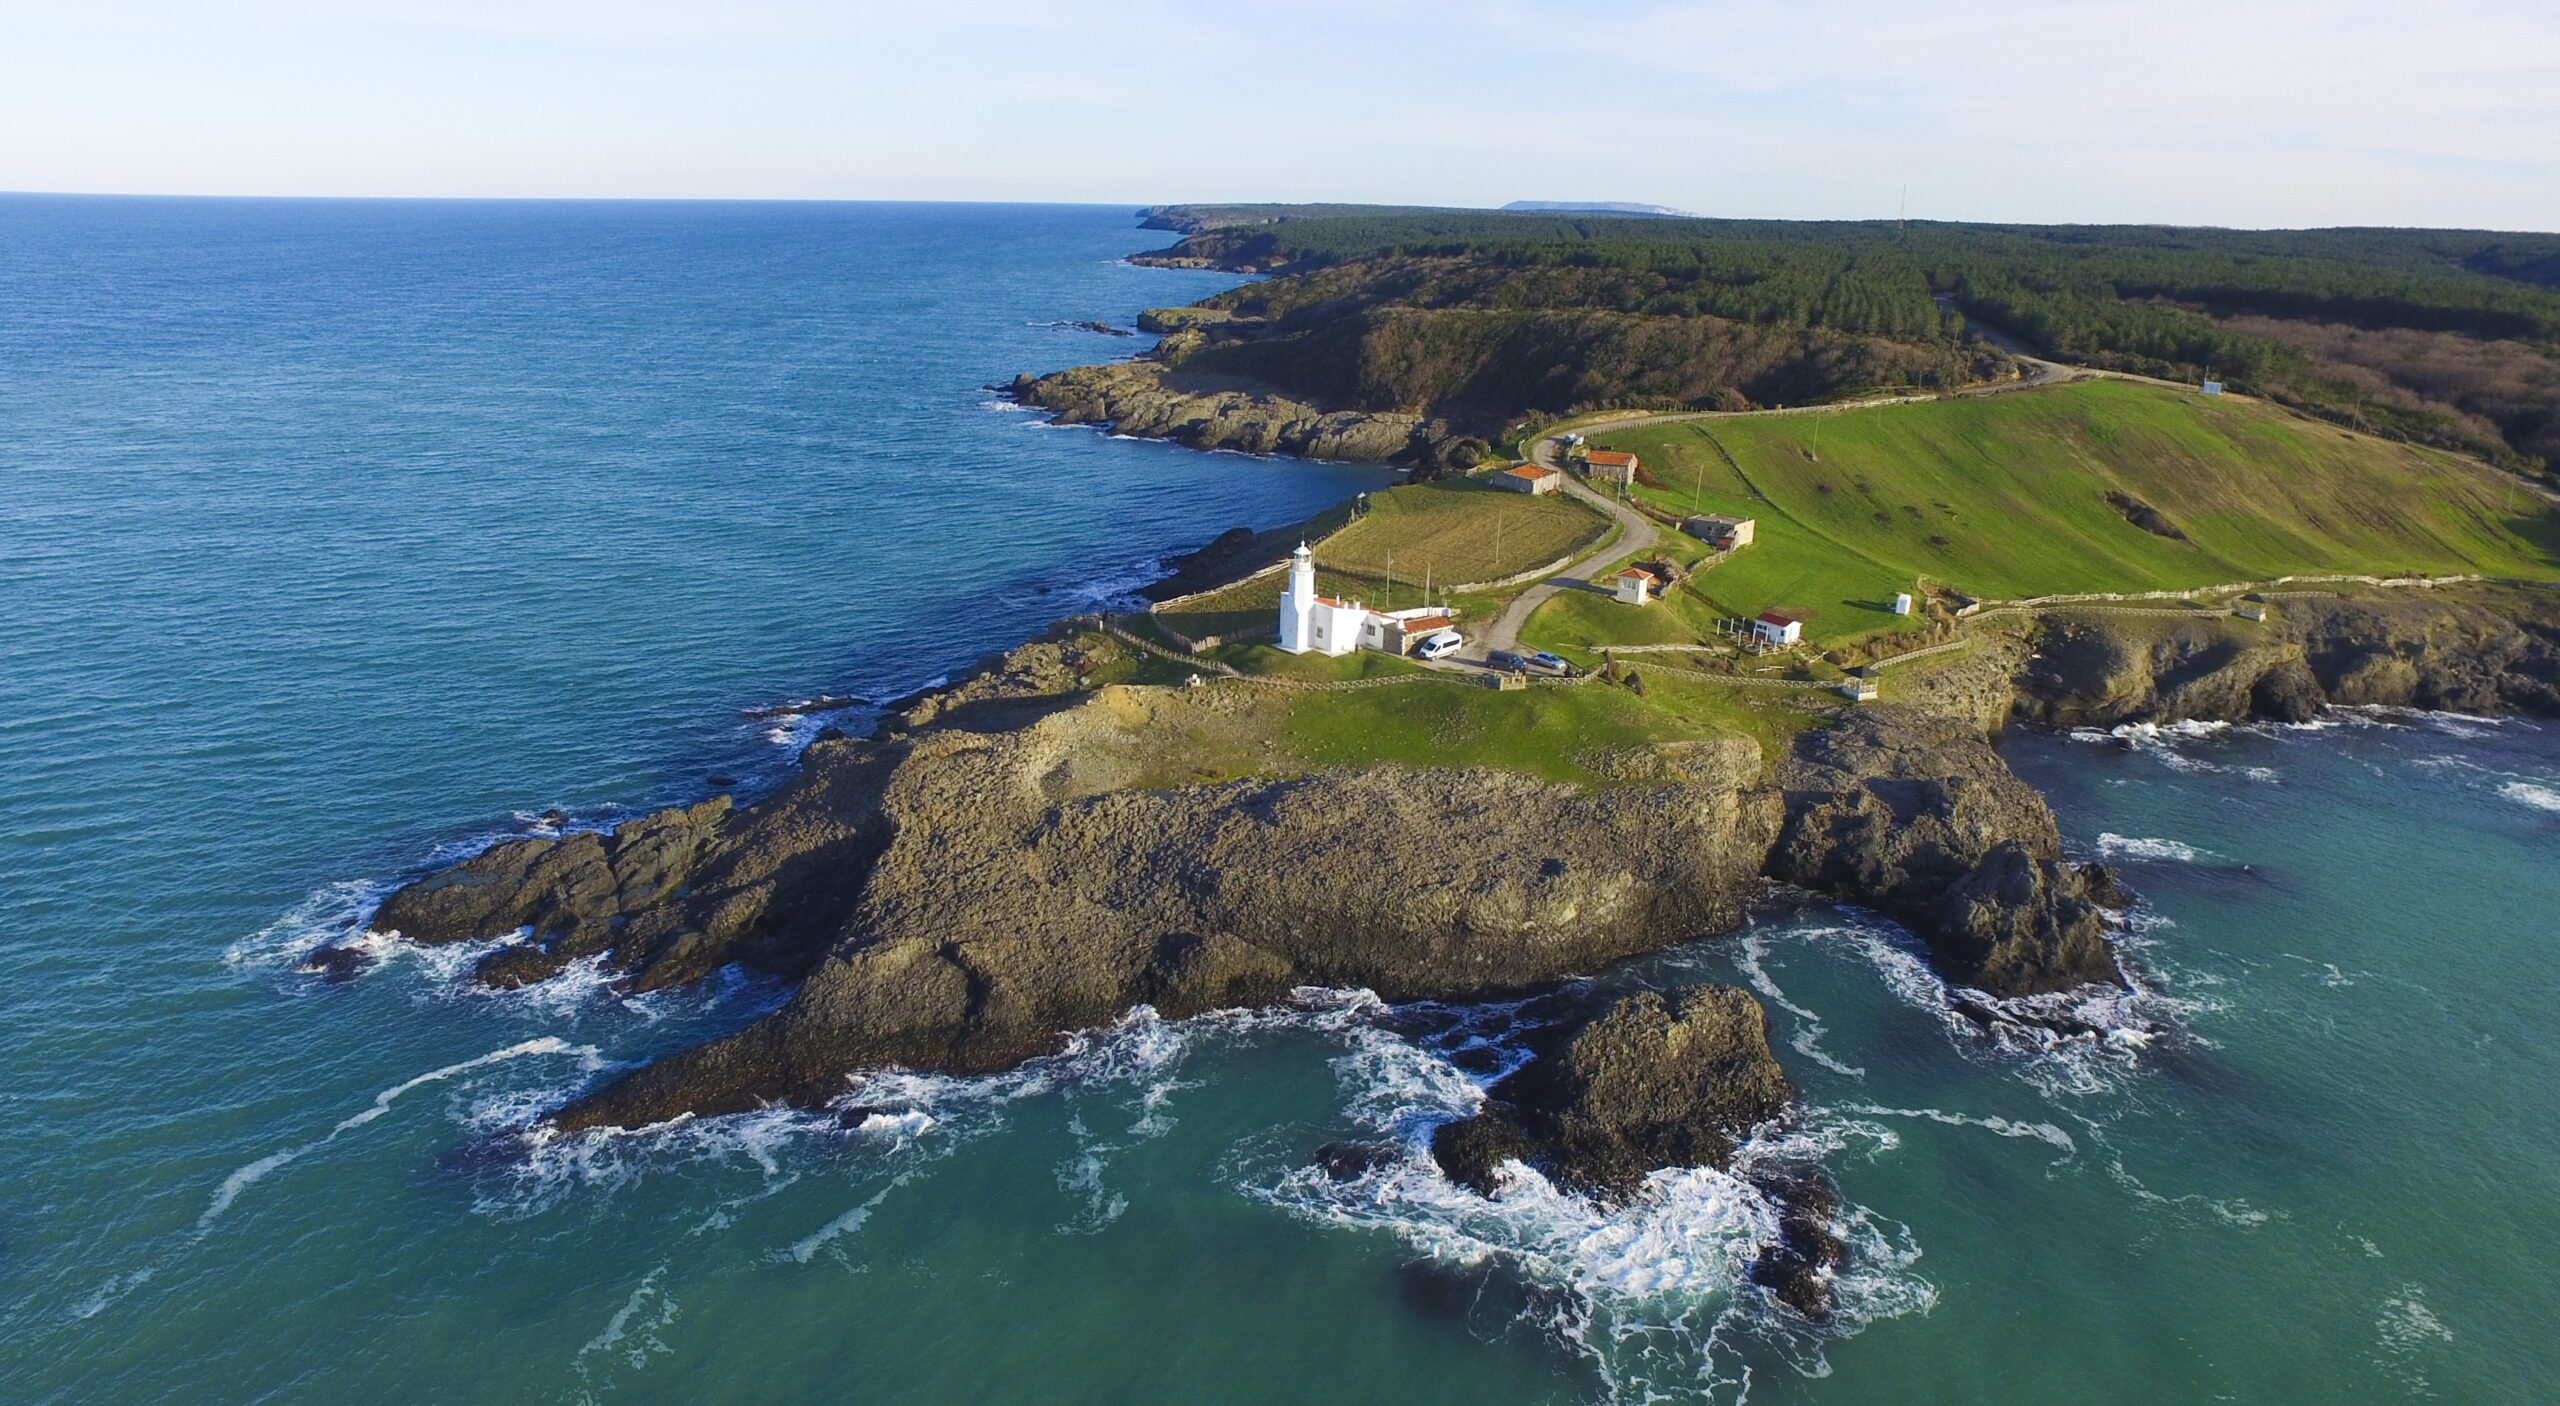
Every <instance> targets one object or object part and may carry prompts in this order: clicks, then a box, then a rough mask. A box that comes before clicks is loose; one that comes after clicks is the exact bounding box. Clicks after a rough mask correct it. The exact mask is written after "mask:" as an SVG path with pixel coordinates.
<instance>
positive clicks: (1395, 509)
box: [1316, 479, 1609, 610]
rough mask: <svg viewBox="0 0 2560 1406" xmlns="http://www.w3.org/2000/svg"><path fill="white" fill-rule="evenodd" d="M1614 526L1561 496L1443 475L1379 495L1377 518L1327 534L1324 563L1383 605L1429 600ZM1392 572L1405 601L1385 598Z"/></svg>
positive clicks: (1541, 559)
mask: <svg viewBox="0 0 2560 1406" xmlns="http://www.w3.org/2000/svg"><path fill="white" fill-rule="evenodd" d="M1608 528H1609V520H1608V519H1607V518H1606V517H1603V516H1602V515H1601V514H1599V513H1596V512H1594V511H1592V510H1591V509H1589V508H1587V507H1584V506H1583V505H1582V504H1581V503H1580V502H1578V501H1576V500H1574V499H1572V498H1568V497H1566V496H1564V495H1563V494H1560V493H1554V494H1528V493H1510V492H1505V491H1504V490H1502V489H1499V488H1493V487H1489V486H1488V485H1486V484H1484V483H1482V482H1479V481H1477V480H1474V479H1438V480H1435V481H1433V482H1430V483H1417V484H1406V485H1404V486H1401V487H1397V488H1391V489H1388V490H1387V491H1385V492H1383V493H1373V494H1370V495H1369V514H1368V516H1366V517H1364V518H1361V519H1360V520H1359V521H1358V522H1355V523H1353V524H1351V525H1350V526H1349V527H1346V528H1344V529H1343V530H1342V531H1340V532H1337V533H1335V534H1334V535H1333V536H1332V537H1330V538H1327V539H1326V540H1325V543H1324V545H1323V546H1322V547H1320V548H1318V549H1317V552H1316V564H1317V565H1318V566H1319V567H1321V568H1323V569H1324V570H1325V571H1328V572H1331V573H1333V574H1335V575H1337V576H1340V577H1344V578H1347V579H1349V580H1353V581H1357V582H1360V583H1362V584H1363V585H1364V586H1365V589H1364V590H1362V592H1361V596H1362V599H1365V600H1368V601H1369V602H1370V603H1371V604H1373V605H1377V606H1379V607H1381V608H1382V609H1388V610H1392V609H1395V608H1396V607H1397V606H1402V605H1419V604H1421V603H1422V591H1421V587H1422V583H1423V580H1424V577H1425V574H1426V573H1428V575H1429V578H1430V579H1431V581H1432V582H1433V583H1434V584H1435V585H1439V586H1455V585H1464V584H1467V583H1470V582H1476V581H1495V580H1500V579H1501V578H1503V577H1506V576H1510V575H1513V574H1515V573H1518V572H1522V571H1528V570H1531V569H1533V568H1536V567H1540V566H1544V565H1546V564H1547V563H1548V562H1551V561H1554V560H1556V559H1557V558H1558V557H1562V556H1565V555H1566V554H1568V553H1571V552H1576V551H1579V550H1581V549H1582V548H1584V547H1587V546H1590V545H1591V544H1593V543H1595V542H1597V541H1599V540H1600V537H1601V534H1602V533H1604V532H1606V531H1607V530H1608ZM1390 573H1392V575H1393V579H1394V584H1395V589H1396V590H1397V592H1398V593H1399V596H1400V598H1399V599H1397V600H1395V601H1392V602H1390V601H1388V600H1387V599H1385V597H1384V596H1383V594H1382V592H1384V591H1385V590H1386V588H1387V584H1388V578H1389V575H1390Z"/></svg>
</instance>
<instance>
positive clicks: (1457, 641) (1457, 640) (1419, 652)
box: [1413, 630, 1467, 659]
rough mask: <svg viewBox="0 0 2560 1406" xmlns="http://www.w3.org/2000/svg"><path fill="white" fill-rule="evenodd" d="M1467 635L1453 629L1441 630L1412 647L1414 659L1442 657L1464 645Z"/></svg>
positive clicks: (1453, 652) (1455, 651)
mask: <svg viewBox="0 0 2560 1406" xmlns="http://www.w3.org/2000/svg"><path fill="white" fill-rule="evenodd" d="M1466 643H1467V637H1466V636H1464V635H1461V634H1459V633H1458V632H1457V631H1455V630H1441V631H1439V632H1437V633H1435V634H1433V635H1431V636H1429V637H1428V638H1426V639H1424V640H1423V642H1422V643H1420V644H1418V645H1415V646H1414V647H1413V657H1414V658H1416V659H1444V658H1447V657H1448V656H1449V655H1452V654H1455V653H1457V652H1458V651H1459V650H1461V649H1463V648H1465V647H1466Z"/></svg>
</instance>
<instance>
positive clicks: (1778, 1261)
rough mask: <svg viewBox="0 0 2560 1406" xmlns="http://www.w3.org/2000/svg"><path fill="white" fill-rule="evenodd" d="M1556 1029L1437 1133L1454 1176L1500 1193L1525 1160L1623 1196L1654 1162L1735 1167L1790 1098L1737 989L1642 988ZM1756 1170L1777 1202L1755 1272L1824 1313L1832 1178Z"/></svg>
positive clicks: (1795, 1170) (1434, 1143)
mask: <svg viewBox="0 0 2560 1406" xmlns="http://www.w3.org/2000/svg"><path fill="white" fill-rule="evenodd" d="M1558 1033H1560V1035H1561V1039H1558V1038H1556V1037H1555V1036H1554V1035H1551V1036H1550V1038H1549V1039H1548V1040H1547V1041H1546V1042H1545V1043H1546V1045H1547V1047H1546V1048H1544V1049H1541V1050H1539V1051H1538V1053H1537V1056H1536V1057H1535V1058H1534V1059H1532V1060H1531V1061H1530V1062H1529V1063H1528V1064H1526V1065H1524V1066H1522V1067H1521V1068H1520V1069H1518V1070H1517V1071H1515V1072H1513V1073H1512V1074H1511V1075H1509V1076H1508V1077H1506V1078H1505V1079H1503V1080H1502V1081H1501V1082H1500V1083H1498V1084H1496V1085H1494V1086H1493V1088H1492V1090H1491V1091H1490V1093H1489V1094H1488V1097H1487V1100H1486V1103H1485V1106H1484V1109H1483V1110H1482V1111H1481V1112H1479V1113H1477V1114H1476V1115H1475V1116H1474V1117H1471V1118H1465V1119H1461V1120H1460V1121H1458V1122H1455V1123H1447V1124H1443V1125H1442V1126H1441V1127H1440V1128H1439V1129H1438V1130H1436V1131H1435V1133H1434V1134H1433V1136H1432V1140H1431V1153H1432V1157H1433V1160H1435V1161H1437V1162H1438V1163H1439V1165H1440V1169H1441V1171H1442V1172H1443V1173H1444V1174H1445V1175H1446V1176H1448V1178H1449V1179H1450V1180H1451V1181H1454V1182H1458V1183H1460V1184H1461V1185H1464V1186H1468V1187H1471V1188H1473V1189H1474V1190H1475V1191H1476V1192H1477V1193H1478V1194H1481V1195H1487V1196H1490V1195H1494V1194H1496V1192H1497V1191H1498V1190H1499V1189H1500V1187H1499V1181H1500V1169H1501V1167H1502V1166H1503V1164H1505V1163H1506V1162H1511V1161H1519V1162H1522V1163H1525V1164H1527V1165H1530V1166H1533V1167H1535V1168H1537V1169H1538V1170H1539V1171H1540V1172H1542V1173H1544V1174H1546V1175H1547V1176H1549V1177H1552V1178H1554V1179H1555V1180H1557V1181H1559V1182H1561V1183H1562V1184H1564V1185H1565V1186H1568V1187H1571V1188H1574V1189H1576V1190H1579V1191H1583V1192H1585V1193H1588V1194H1591V1195H1594V1196H1598V1197H1600V1198H1602V1199H1604V1200H1611V1201H1619V1200H1624V1199H1625V1198H1627V1197H1628V1196H1630V1195H1633V1194H1634V1193H1635V1192H1636V1190H1637V1188H1638V1187H1639V1186H1641V1185H1642V1184H1643V1182H1644V1179H1645V1176H1646V1174H1647V1173H1649V1172H1652V1171H1654V1170H1656V1169H1658V1168H1662V1167H1714V1168H1716V1169H1718V1170H1730V1169H1731V1168H1732V1167H1733V1165H1734V1152H1735V1149H1736V1148H1737V1147H1738V1146H1740V1144H1741V1143H1742V1142H1743V1141H1744V1140H1746V1139H1748V1138H1749V1137H1750V1136H1751V1134H1752V1133H1753V1131H1754V1130H1756V1129H1758V1128H1761V1127H1763V1126H1766V1125H1769V1124H1773V1123H1777V1122H1779V1121H1781V1120H1783V1119H1785V1118H1786V1117H1787V1116H1788V1115H1789V1113H1790V1111H1791V1109H1792V1107H1793V1105H1794V1102H1795V1086H1794V1085H1793V1084H1792V1083H1790V1082H1789V1081H1788V1079H1787V1075H1786V1071H1785V1070H1783V1069H1781V1068H1779V1067H1778V1061H1777V1058H1776V1056H1774V1055H1772V1054H1771V1053H1770V1052H1769V1019H1768V1014H1767V1013H1766V1012H1764V1011H1763V1010H1761V1009H1760V1003H1759V1002H1757V1001H1754V1000H1753V999H1751V997H1750V995H1749V994H1748V993H1746V992H1743V991H1740V990H1738V989H1736V988H1734V987H1730V986H1685V987H1680V988H1678V989H1676V990H1671V991H1643V992H1638V993H1637V994H1635V995H1632V996H1628V997H1625V998H1623V999H1621V1000H1619V1001H1617V1002H1615V1003H1614V1004H1612V1005H1610V1006H1609V1007H1608V1008H1607V1009H1606V1010H1605V1011H1602V1012H1601V1013H1600V1014H1599V1015H1598V1016H1597V1017H1596V1018H1593V1019H1590V1020H1588V1021H1587V1022H1584V1023H1578V1024H1569V1025H1566V1026H1564V1027H1561V1030H1560V1032H1558ZM1750 1175H1751V1178H1752V1180H1753V1181H1754V1182H1755V1184H1758V1185H1759V1186H1760V1187H1761V1189H1762V1190H1763V1191H1764V1192H1766V1193H1768V1194H1769V1195H1770V1197H1771V1199H1772V1200H1774V1201H1775V1202H1776V1203H1777V1204H1778V1205H1779V1207H1780V1208H1781V1212H1780V1224H1779V1234H1778V1237H1777V1238H1776V1239H1775V1240H1774V1241H1773V1242H1771V1243H1770V1244H1768V1245H1767V1246H1764V1247H1763V1249H1762V1252H1761V1254H1760V1255H1759V1257H1758V1258H1757V1260H1756V1262H1755V1263H1754V1265H1753V1268H1752V1278H1753V1279H1754V1280H1755V1281H1756V1282H1758V1283H1760V1284H1762V1285H1763V1286H1764V1287H1766V1288H1768V1289H1769V1290H1770V1291H1771V1292H1772V1293H1773V1294H1774V1295H1776V1297H1777V1298H1778V1300H1779V1301H1780V1302H1782V1303H1784V1304H1786V1305H1787V1306H1788V1307H1790V1308H1793V1309H1795V1310H1796V1311H1797V1312H1798V1313H1801V1314H1803V1315H1805V1316H1806V1317H1809V1318H1817V1319H1818V1318H1822V1317H1825V1316H1827V1315H1828V1314H1829V1312H1830V1308H1831V1291H1830V1282H1831V1275H1832V1273H1833V1272H1834V1271H1836V1270H1837V1269H1838V1268H1839V1266H1840V1263H1841V1260H1842V1258H1843V1254H1844V1252H1843V1249H1842V1246H1841V1244H1840V1241H1839V1240H1838V1238H1837V1237H1836V1236H1834V1235H1833V1234H1832V1233H1831V1230H1830V1227H1829V1224H1828V1220H1829V1216H1830V1212H1831V1209H1832V1207H1833V1206H1834V1205H1835V1204H1836V1202H1837V1197H1836V1195H1835V1193H1834V1192H1833V1191H1832V1189H1831V1185H1830V1181H1829V1179H1828V1178H1827V1177H1825V1176H1823V1174H1822V1172H1821V1169H1820V1168H1819V1167H1814V1166H1810V1165H1807V1164H1801V1163H1786V1164H1782V1165H1777V1166H1772V1167H1768V1168H1765V1169H1763V1168H1754V1169H1752V1170H1751V1173H1750Z"/></svg>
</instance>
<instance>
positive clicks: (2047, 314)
mask: <svg viewBox="0 0 2560 1406" xmlns="http://www.w3.org/2000/svg"><path fill="white" fill-rule="evenodd" d="M1251 214H1252V218H1253V220H1254V221H1255V222H1254V223H1245V224H1228V225H1216V224H1215V222H1214V220H1212V221H1209V223H1211V224H1212V226H1213V227H1209V228H1204V229H1201V230H1200V231H1199V232H1198V233H1195V234H1193V235H1192V236H1190V237H1189V238H1187V239H1185V240H1184V241H1183V242H1182V244H1181V245H1179V246H1177V248H1176V250H1174V251H1172V252H1174V253H1175V254H1177V255H1179V256H1182V257H1186V258H1195V259H1207V260H1209V261H1212V262H1215V263H1217V264H1219V265H1220V266H1223V267H1228V268H1235V269H1251V270H1253V271H1256V272H1264V273H1275V274H1280V275H1283V276H1282V277H1279V278H1276V279H1273V280H1269V281H1265V282H1261V283H1256V284H1253V285H1249V286H1248V287H1246V288H1242V289H1238V290H1236V291H1235V292H1233V293H1230V294H1228V295H1226V296H1225V297H1223V298H1220V299H1216V300H1213V301H1214V302H1215V303H1216V304H1217V305H1218V306H1220V307H1223V308H1225V309H1228V310H1230V311H1232V312H1234V313H1236V314H1238V315H1239V316H1240V317H1243V318H1245V319H1248V320H1250V325H1244V326H1239V327H1237V328H1234V329H1232V330H1229V331H1226V332H1223V333H1221V334H1219V335H1218V336H1216V337H1215V338H1214V339H1212V341H1211V343H1210V345H1208V346H1206V347H1204V348H1203V349H1202V351H1203V352H1204V353H1205V354H1206V355H1207V356H1208V358H1209V360H1208V362H1207V363H1204V364H1223V365H1226V366H1229V367H1231V368H1233V369H1236V370H1239V371H1244V370H1248V369H1250V370H1253V371H1254V372H1255V373H1256V374H1261V375H1264V376H1266V377H1270V378H1274V379H1279V380H1281V381H1283V382H1284V383H1286V384H1291V385H1294V386H1296V387H1297V388H1299V389H1301V390H1303V391H1305V392H1307V393H1310V394H1318V395H1325V396H1328V397H1331V398H1334V399H1338V400H1342V401H1344V402H1345V403H1362V404H1368V403H1387V402H1393V403H1397V404H1402V405H1415V406H1436V407H1440V408H1443V409H1463V410H1465V411H1468V412H1471V413H1482V414H1491V415H1501V414H1509V413H1515V412H1517V411H1519V410H1522V409H1526V408H1529V407H1531V406H1537V407H1542V408H1547V409H1561V408H1564V406H1565V405H1567V404H1575V403H1590V404H1600V403H1621V404H1634V403H1656V402H1661V403H1676V404H1699V405H1705V404H1726V403H1732V402H1735V401H1749V402H1755V403H1766V402H1767V401H1769V400H1772V399H1781V398H1783V399H1786V400H1790V401H1794V400H1802V399H1811V398H1818V397H1821V396H1825V395H1832V394H1838V393H1842V392H1845V391H1851V390H1856V389H1861V388H1863V385H1865V384H1876V383H1885V382H1892V383H1904V384H1935V383H1940V382H1943V381H1946V380H1949V379H1963V378H1964V376H1965V375H1966V374H1968V372H1969V371H1972V370H1978V369H1980V368H1979V367H1978V366H1976V365H1975V364H1974V363H1975V360H1976V358H1975V354H1974V353H1971V352H1967V351H1965V350H1963V349H1962V348H1960V346H1959V342H1960V341H1961V338H1962V332H1963V318H1964V317H1965V316H1970V317H1972V318H1974V319H1977V320H1979V321H1981V322H1984V323H1988V324H1991V325H1993V326H1995V327H1998V328H2000V329H2002V330H2005V331H2007V332H2009V333H2011V334H2013V335H2015V336H2017V337H2019V338H2022V339H2023V340H2025V341H2027V342H2028V343H2030V344H2032V345H2034V346H2036V347H2038V348H2040V349H2041V350H2044V351H2045V352H2047V353H2049V354H2051V355H2054V356H2056V357H2058V358H2061V359H2064V360H2070V361H2078V362H2086V363H2090V364H2095V365H2103V366H2110V367H2115V368H2118V369H2123V370H2131V371H2140V372H2146V373H2150V374H2155V375H2162V376H2168V377H2173V378H2184V379H2193V378H2196V377H2199V376H2202V375H2203V374H2205V373H2206V372H2208V371H2210V372H2212V373H2213V374H2214V375H2216V376H2217V377H2219V378H2221V379H2223V380H2226V381H2228V382H2230V383H2231V384H2232V385H2234V386H2235V387H2237V388H2240V389H2246V390H2254V391H2259V392H2262V393H2265V394H2268V395H2271V396H2274V397H2276V398H2278V399H2281V400H2285V401H2287V402H2288V403H2292V404H2295V405H2298V406H2301V407H2303V408H2305V409H2308V410H2311V411H2313V412H2315V413H2319V414H2322V415H2326V416H2329V417H2331V418H2334V419H2337V420H2340V421H2342V422H2346V423H2350V424H2355V425H2359V426H2362V427H2364V428H2367V429H2371V430H2375V431H2377V432H2380V433H2385V434H2392V435H2399V436H2405V437H2409V438H2414V439H2419V440H2424V441H2427V442H2431V443H2437V444H2443V445H2449V446H2455V447H2461V448H2466V449H2471V450H2475V451H2477V452H2480V453H2484V454H2488V455H2490V456H2491V457H2493V458H2498V459H2502V460H2504V461H2506V462H2509V463H2514V464H2517V465H2520V466H2522V465H2527V464H2539V463H2541V462H2543V461H2545V460H2547V459H2549V458H2550V457H2551V454H2552V448H2553V445H2554V443H2555V441H2560V405H2554V404H2552V403H2550V400H2551V397H2550V396H2549V395H2548V394H2546V393H2545V391H2544V390H2543V389H2542V388H2544V387H2546V386H2551V385H2560V236H2554V235H2516V234H2499V233H2494V232H2485V231H2461V230H2395V229H2334V230H2272V231H2252V230H2209V229H2176V228H2171V227H2167V226H2133V225H2116V226H2096V225H2057V226H2033V225H1956V224H1932V223H1925V222H1924V223H1919V224H1913V225H1910V226H1908V227H1901V226H1897V225H1896V224H1894V223H1891V222H1885V221H1868V222H1802V223H1796V222H1784V221H1769V220H1686V219H1624V218H1610V217H1592V216H1557V215H1509V214H1498V213H1492V212H1482V211H1412V210H1378V211H1363V210H1360V209H1358V208H1357V207H1343V206H1327V207H1312V208H1308V209H1305V210H1293V208H1292V207H1285V206H1270V207H1255V208H1254V210H1253V211H1252V212H1251ZM1301 215H1316V216H1318V217H1316V218H1302V217H1301ZM1184 227H1188V226H1187V225H1186V226H1184ZM1390 311H1395V312H1397V313H1399V315H1398V316H1389V315H1388V314H1389V313H1390ZM1416 312H1421V313H1433V314H1444V315H1445V314H1455V313H1467V314H1472V315H1473V316H1468V317H1451V316H1443V317H1435V318H1423V319H1416V318H1414V317H1412V316H1410V315H1409V314H1412V313H1416ZM1496 314H1500V315H1508V316H1492V315H1496ZM1601 314H1608V315H1610V316H1601ZM1689 323H1695V324H1697V325H1695V326H1688V327H1686V329H1685V330H1684V329H1683V324H1689ZM1754 329H1757V330H1754ZM2349 333H2371V334H2387V335H2390V336H2394V337H2398V338H2399V340H2398V341H2397V342H2395V343H2393V344H2392V345H2391V346H2390V347H2388V348H2379V344H2378V343H2375V342H2373V341H2372V340H2371V339H2366V340H2364V341H2358V340H2356V339H2355V338H2354V337H2352V336H2348V335H2346V334H2349ZM2428 338H2437V339H2442V338H2454V339H2458V340H2457V341H2451V342H2448V341H2443V340H2437V341H2432V342H2430V341H2428V340H2427V339H2428ZM1257 342H1258V343H1263V344H1265V345H1262V346H1261V347H1260V348H1259V349H1254V348H1251V347H1249V346H1248V345H1247V344H1248V343H1257ZM1778 348H1791V350H1786V351H1784V352H1780V351H1777V350H1775V349H1778ZM2378 348H2379V349H2378ZM2430 348H2432V349H2433V351H2432V352H2430V351H2429V349H2430ZM1862 378H1864V379H1863V380H1862Z"/></svg>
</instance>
